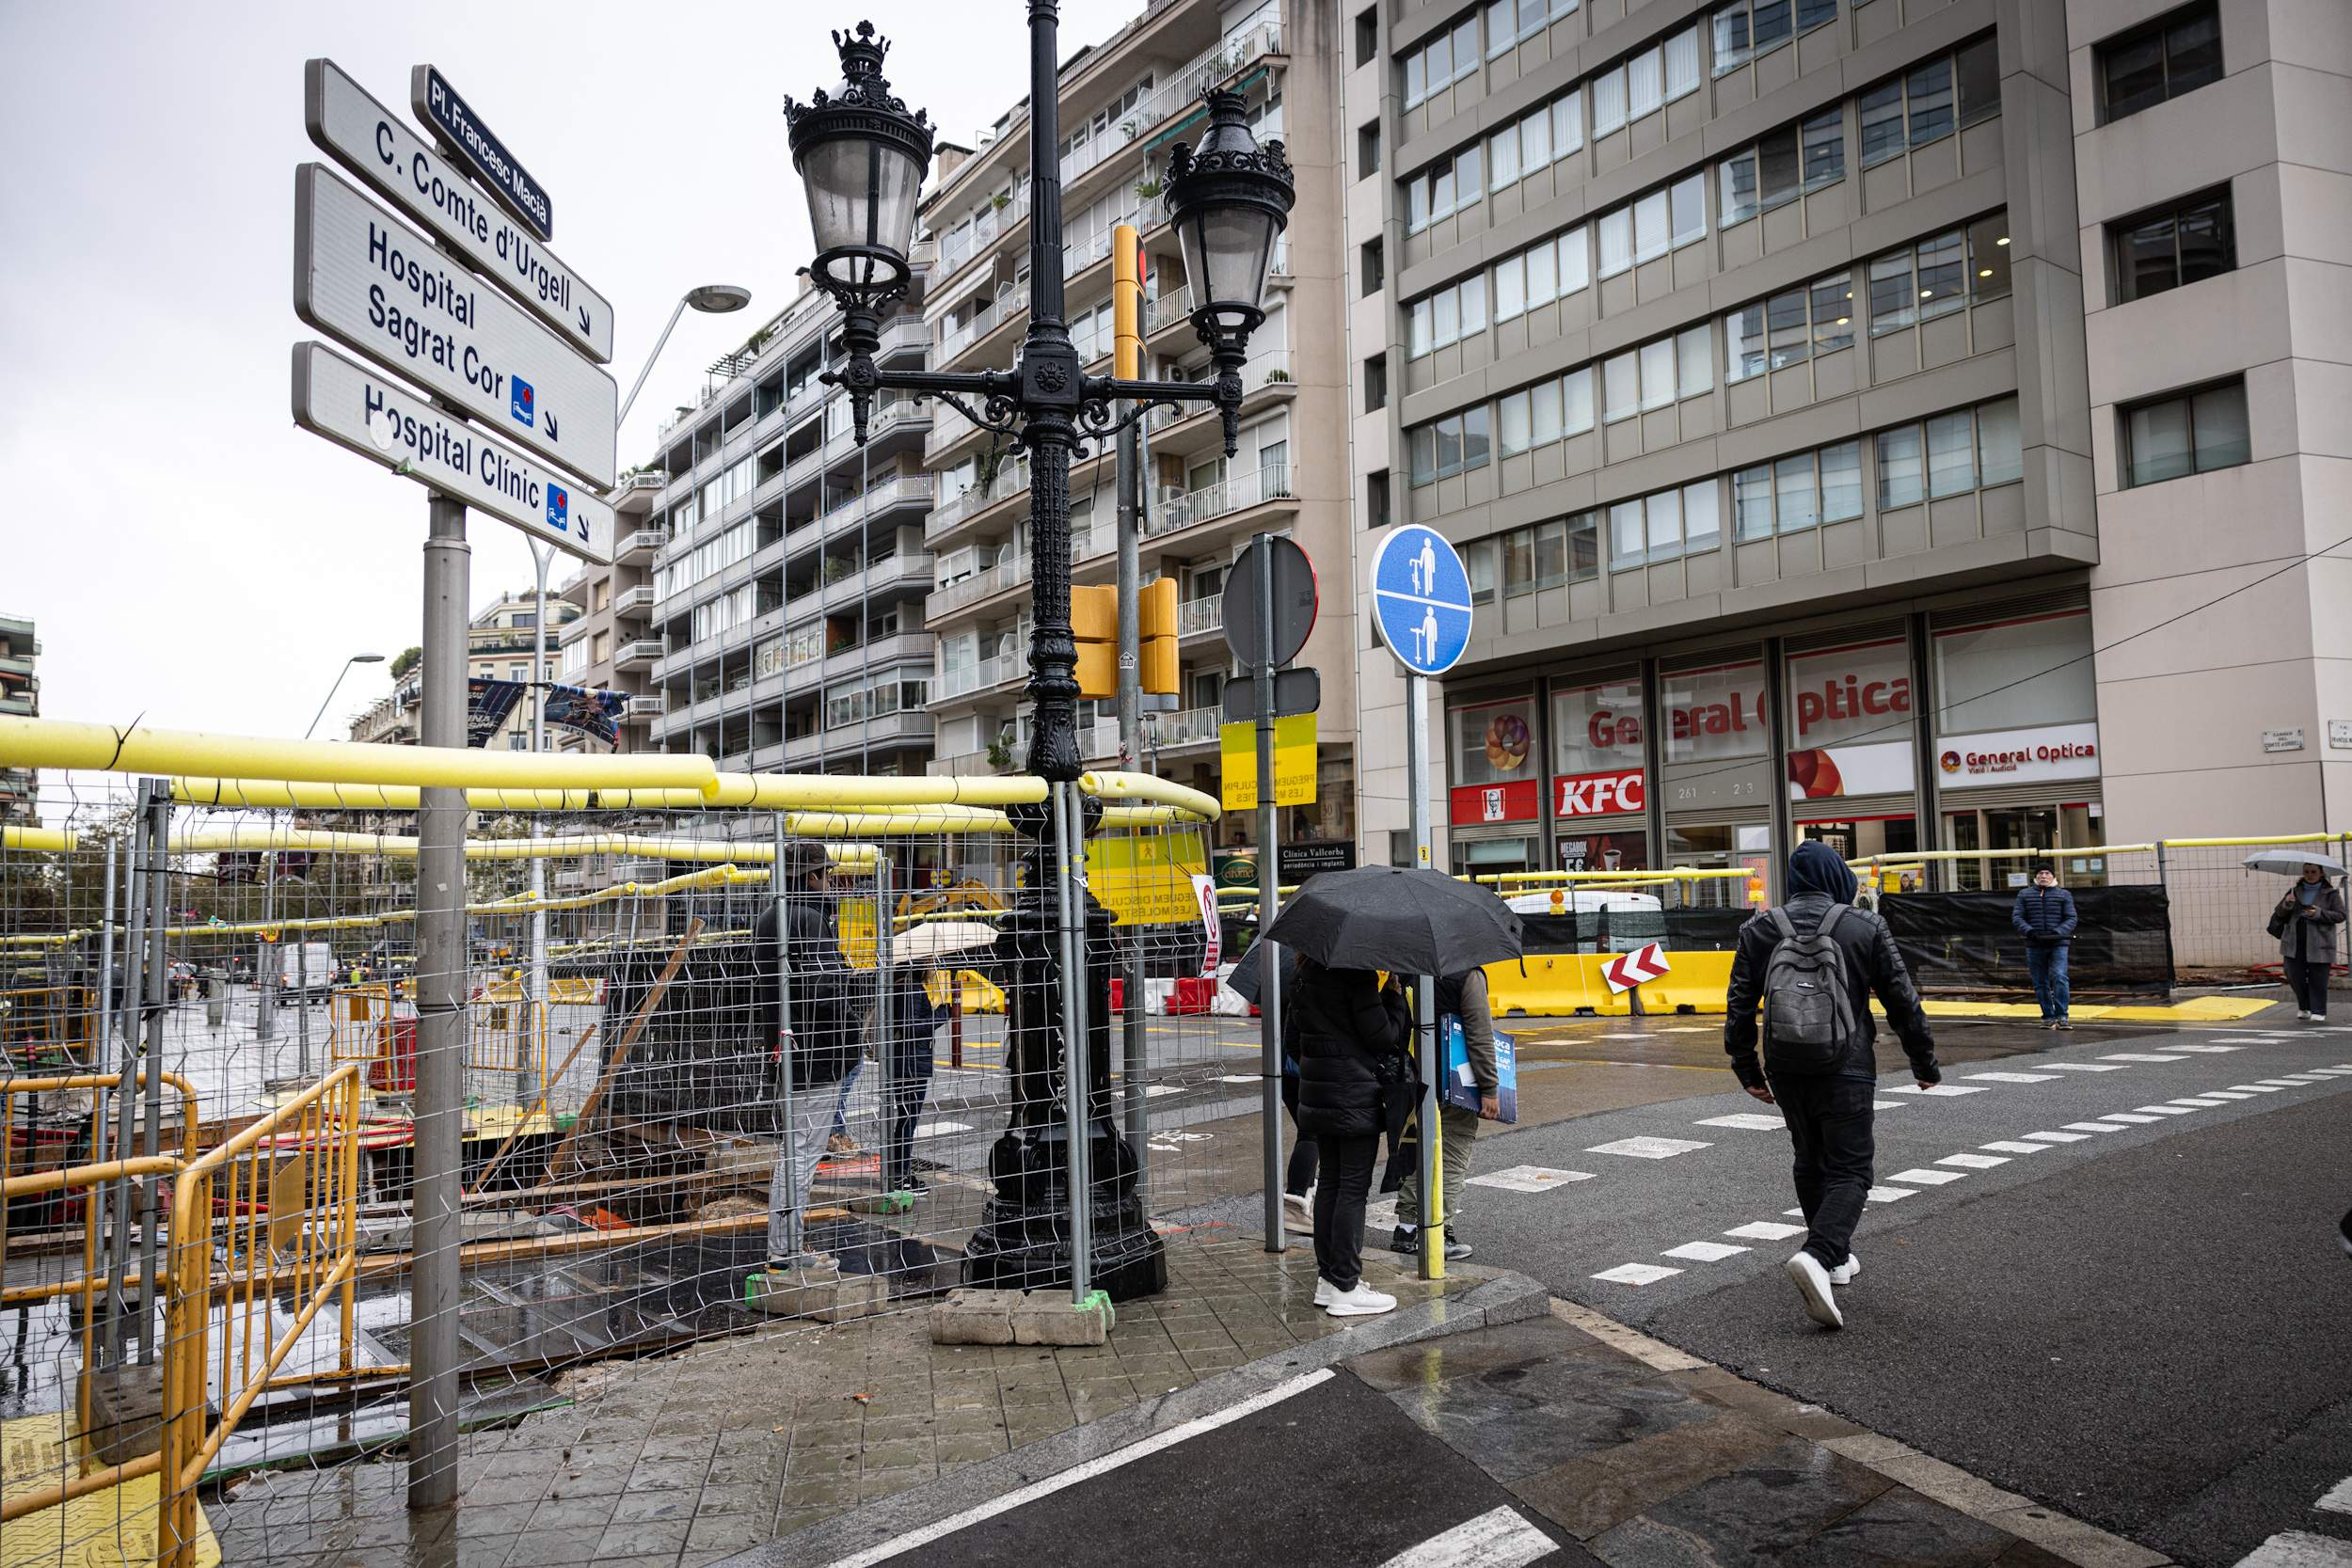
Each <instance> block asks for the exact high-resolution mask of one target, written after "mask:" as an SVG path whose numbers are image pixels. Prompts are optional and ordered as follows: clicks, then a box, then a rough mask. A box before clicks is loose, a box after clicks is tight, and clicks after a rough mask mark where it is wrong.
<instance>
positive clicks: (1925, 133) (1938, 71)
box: [1903, 56, 1953, 147]
mask: <svg viewBox="0 0 2352 1568" xmlns="http://www.w3.org/2000/svg"><path fill="white" fill-rule="evenodd" d="M1903 91H1904V96H1905V97H1906V98H1908V99H1909V100H1910V106H1911V145H1912V146H1914V147H1924V146H1925V145H1927V144H1928V143H1929V142H1931V141H1941V140H1942V139H1943V138H1945V137H1946V136H1948V135H1951V134H1952V130H1953V119H1952V62H1951V60H1950V58H1949V57H1948V56H1946V57H1942V58H1938V59H1932V60H1929V61H1927V62H1926V63H1925V64H1923V65H1919V66H1915V67H1914V68H1913V69H1912V72H1911V79H1910V81H1909V82H1907V83H1906V84H1905V85H1904V89H1903Z"/></svg>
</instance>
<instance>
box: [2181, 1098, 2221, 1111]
mask: <svg viewBox="0 0 2352 1568" xmlns="http://www.w3.org/2000/svg"><path fill="white" fill-rule="evenodd" d="M2169 1103H2171V1104H2174V1105H2187V1106H2191V1107H2193V1108H2194V1109H2197V1110H2200V1111H2211V1110H2215V1109H2217V1108H2218V1107H2220V1106H2223V1105H2227V1104H2228V1103H2229V1101H2226V1100H2207V1099H2204V1098H2202V1097H2201V1096H2195V1095H2183V1096H2182V1097H2181V1098H2180V1099H2178V1100H2175V1101H2169Z"/></svg>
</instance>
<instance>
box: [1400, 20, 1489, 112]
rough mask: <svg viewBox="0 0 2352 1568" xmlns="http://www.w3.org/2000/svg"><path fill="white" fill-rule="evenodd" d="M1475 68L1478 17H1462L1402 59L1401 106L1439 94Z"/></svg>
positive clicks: (1476, 61) (1409, 105)
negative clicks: (1402, 89) (1403, 71)
mask: <svg viewBox="0 0 2352 1568" xmlns="http://www.w3.org/2000/svg"><path fill="white" fill-rule="evenodd" d="M1477 69H1478V18H1477V17H1476V16H1467V17H1464V18H1463V19H1462V20H1461V22H1459V23H1458V24H1455V26H1454V30H1453V31H1452V32H1451V33H1440V34H1438V36H1437V37H1435V38H1432V39H1431V40H1429V41H1428V42H1427V43H1425V44H1423V45H1422V47H1421V48H1419V49H1417V50H1415V51H1413V53H1411V54H1409V55H1406V56H1405V106H1406V108H1408V109H1409V108H1411V107H1413V106H1414V105H1415V104H1417V103H1422V101H1423V100H1425V99H1427V98H1428V97H1429V95H1430V94H1431V93H1434V92H1441V91H1443V90H1444V89H1445V88H1447V87H1452V86H1453V85H1454V83H1456V82H1458V81H1460V80H1461V79H1462V78H1463V77H1465V76H1468V75H1469V74H1470V72H1471V71H1476V70H1477Z"/></svg>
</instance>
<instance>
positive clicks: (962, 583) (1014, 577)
mask: <svg viewBox="0 0 2352 1568" xmlns="http://www.w3.org/2000/svg"><path fill="white" fill-rule="evenodd" d="M1028 580H1029V558H1028V557H1027V556H1025V555H1016V556H1014V557H1013V558H1012V559H1011V560H1009V561H1001V562H997V563H996V564H995V565H993V566H991V567H989V568H988V569H987V570H986V571H984V572H975V573H973V574H972V575H971V576H970V577H968V578H958V579H957V580H955V581H954V582H951V583H948V584H946V585H945V586H944V587H940V588H934V589H932V590H931V594H930V598H928V599H926V600H925V601H924V602H923V619H924V620H926V621H928V622H937V621H939V620H941V619H943V618H944V617H946V616H949V615H953V614H955V613H956V612H957V611H958V610H963V609H965V608H967V607H968V606H971V605H976V604H978V603H979V602H980V601H981V600H982V599H985V598H988V597H990V596H991V595H993V594H1001V593H1003V592H1004V591H1005V590H1006V589H1008V588H1016V587H1018V586H1020V585H1021V584H1022V583H1025V582H1026V581H1028Z"/></svg>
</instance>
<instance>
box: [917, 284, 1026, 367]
mask: <svg viewBox="0 0 2352 1568" xmlns="http://www.w3.org/2000/svg"><path fill="white" fill-rule="evenodd" d="M1027 309H1029V293H1028V291H1027V290H1026V289H1022V288H1016V287H1013V286H1011V285H1007V286H1006V288H1005V289H1004V290H1003V291H1002V292H1001V293H998V294H997V296H996V297H995V298H994V299H992V300H990V301H989V302H988V303H987V304H986V305H983V306H981V307H980V309H979V310H978V311H977V313H975V314H974V315H973V317H972V319H971V320H970V321H967V322H965V323H964V324H963V325H961V326H951V327H948V328H946V330H945V331H943V332H941V333H940V335H939V357H940V358H941V359H942V360H948V359H953V358H954V357H955V356H957V355H959V354H961V353H962V352H963V351H964V350H965V349H967V348H970V347H971V346H972V345H973V344H974V343H977V342H978V341H980V340H981V339H982V338H985V337H987V336H988V335H989V334H990V333H992V332H993V331H995V330H996V329H997V328H998V327H1000V326H1002V325H1004V324H1005V323H1007V322H1009V321H1010V320H1012V318H1013V317H1015V316H1018V315H1021V314H1024V313H1025V312H1026V311H1027Z"/></svg>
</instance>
